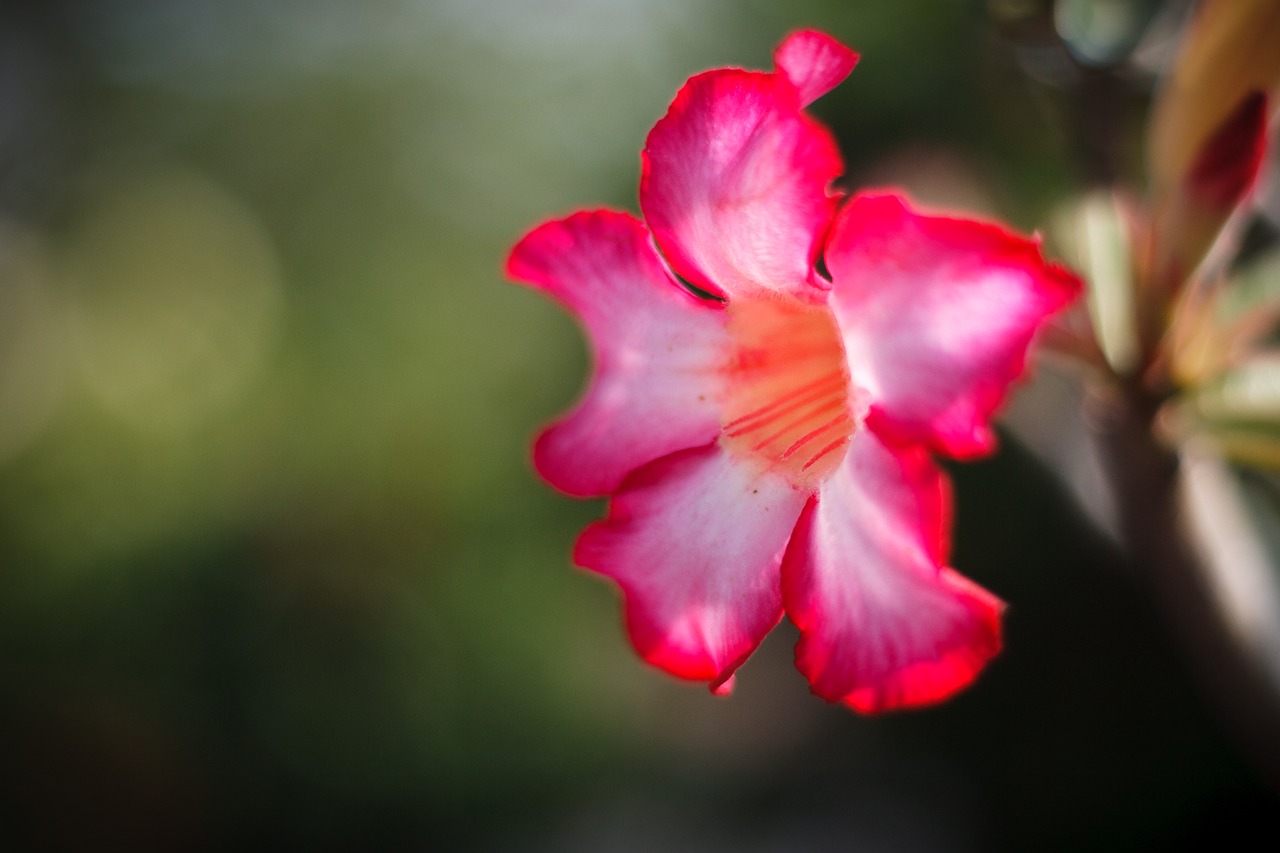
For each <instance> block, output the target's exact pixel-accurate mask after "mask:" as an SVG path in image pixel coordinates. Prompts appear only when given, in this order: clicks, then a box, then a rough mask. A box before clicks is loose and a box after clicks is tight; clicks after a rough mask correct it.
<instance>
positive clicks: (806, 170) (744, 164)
mask: <svg viewBox="0 0 1280 853" xmlns="http://www.w3.org/2000/svg"><path fill="white" fill-rule="evenodd" d="M800 107H801V104H800V96H799V93H798V92H797V90H796V87H795V86H793V85H792V84H791V83H790V82H789V81H788V80H787V79H785V78H783V77H781V76H780V75H776V74H766V73H761V72H751V71H739V70H735V69H723V70H717V71H708V72H706V73H705V74H699V75H698V76H696V77H693V78H692V79H690V80H689V82H687V83H686V84H685V85H684V88H682V89H681V90H680V92H679V93H678V94H677V95H676V98H675V101H674V102H672V104H671V109H670V110H668V111H667V114H666V115H665V116H664V117H663V118H662V119H660V120H659V121H658V123H657V124H656V125H654V128H653V130H652V131H650V133H649V138H648V140H647V142H646V143H645V148H644V151H643V152H642V154H641V177H640V208H641V210H643V211H644V216H645V220H646V221H647V222H648V224H649V227H650V228H651V229H652V230H653V235H654V239H655V240H656V242H657V244H658V248H659V249H660V250H661V251H662V253H663V254H664V255H665V256H666V258H667V260H668V261H669V262H670V264H671V266H672V268H673V269H674V270H675V271H676V273H678V274H679V275H681V276H683V277H684V278H685V279H687V280H688V281H690V282H692V283H693V284H694V285H696V286H698V287H699V288H702V289H703V290H706V291H707V292H709V293H712V294H714V295H716V296H720V297H729V296H735V295H742V294H750V293H759V292H761V291H775V292H783V293H790V294H793V295H799V296H802V297H803V298H806V299H815V298H819V296H820V294H822V292H823V291H824V290H825V288H826V282H825V281H823V280H822V279H821V278H820V277H819V276H817V275H816V274H815V273H814V272H813V261H814V259H815V258H816V257H817V254H818V252H819V251H820V249H821V241H822V240H823V238H824V237H825V235H826V233H827V229H828V227H829V226H830V224H831V218H832V216H833V215H834V213H835V208H836V204H837V201H838V199H837V198H836V197H835V196H834V195H833V193H832V192H830V191H829V187H830V184H831V181H832V180H833V179H834V178H836V177H837V176H838V175H840V174H841V172H842V171H843V169H844V166H843V164H842V162H841V160H840V153H839V151H838V150H837V148H836V144H835V141H834V140H833V139H832V137H831V134H830V133H829V132H828V131H827V130H826V129H825V128H824V127H822V126H821V125H819V124H818V123H817V122H815V121H814V120H813V119H811V118H810V117H809V116H807V115H805V114H804V112H802V111H801V108H800Z"/></svg>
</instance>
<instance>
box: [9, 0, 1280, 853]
mask: <svg viewBox="0 0 1280 853" xmlns="http://www.w3.org/2000/svg"><path fill="white" fill-rule="evenodd" d="M1075 5H1077V6H1080V5H1081V4H1078V3H1077V4H1075ZM1084 5H1086V6H1087V5H1089V4H1084ZM1095 5H1097V4H1095ZM1101 5H1102V6H1111V7H1115V8H1120V7H1124V8H1126V9H1129V11H1130V12H1131V13H1132V14H1133V15H1136V16H1137V17H1138V18H1142V16H1149V14H1150V12H1151V11H1152V10H1153V9H1154V5H1155V4H1152V3H1140V2H1131V3H1115V2H1113V3H1103V4H1101ZM1043 6H1044V4H1042V3H1037V2H1036V0H1021V2H1013V0H1007V2H992V3H976V2H948V0H910V2H900V3H894V4H888V3H881V2H870V0H868V1H867V2H836V0H831V2H819V1H818V0H799V1H798V2H791V3H788V4H785V9H784V8H783V4H775V3H766V2H728V0H653V1H652V2H645V1H644V0H537V2H517V0H506V2H501V0H490V1H489V2H467V0H435V2H412V0H373V2H366V3H357V2H339V0H307V2H304V0H278V2H253V0H222V2H215V1H214V0H97V2H90V1H89V0H83V2H77V0H56V2H51V3H44V4H36V3H30V4H25V5H24V4H21V3H13V4H4V5H3V6H2V7H0V780H2V781H0V784H2V785H3V805H2V806H0V809H2V811H0V846H4V847H5V848H6V849H26V848H28V847H30V848H38V849H57V848H80V849H84V848H89V849H104V848H113V847H120V848H124V849H193V848H195V849H201V848H203V849H228V848H234V847H243V846H246V845H248V844H250V843H259V844H261V843H272V844H277V845H281V846H287V847H305V848H322V849H323V848H334V849H349V848H363V849H405V848H408V849H425V848H431V847H436V848H439V849H485V850H580V851H596V850H618V851H628V850H637V851H643V850H748V851H766V850H768V851H773V850H779V851H781V850H838V849H859V850H912V851H932V850H1001V849H1002V850H1026V849H1083V848H1085V847H1087V848H1088V849H1126V850H1128V849H1136V850H1144V849H1166V848H1170V847H1175V848H1176V847H1179V846H1181V848H1182V849H1199V847H1200V846H1202V845H1205V846H1207V845H1208V843H1209V842H1210V841H1211V840H1213V839H1215V838H1218V837H1219V834H1220V833H1221V832H1223V831H1225V830H1235V829H1238V828H1240V827H1248V826H1252V825H1257V826H1259V827H1265V828H1269V830H1268V831H1270V832H1271V833H1272V834H1273V837H1274V821H1273V818H1274V815H1275V813H1276V806H1277V803H1276V801H1275V798H1274V795H1273V794H1272V793H1271V792H1270V791H1269V790H1268V789H1267V788H1266V787H1265V786H1264V785H1263V784H1262V783H1261V782H1260V780H1259V777H1258V776H1257V775H1256V774H1255V772H1254V770H1253V769H1252V768H1251V765H1250V761H1249V758H1248V756H1246V755H1241V754H1240V753H1239V752H1237V751H1236V750H1235V749H1234V747H1233V744H1232V741H1231V740H1230V738H1229V737H1228V734H1227V732H1226V730H1225V729H1224V728H1223V727H1222V725H1220V723H1219V721H1218V719H1217V718H1216V717H1215V715H1214V713H1213V711H1212V710H1211V708H1212V703H1211V702H1210V701H1209V700H1208V698H1207V697H1206V695H1205V694H1204V691H1203V690H1202V689H1201V687H1200V685H1198V684H1197V683H1195V682H1194V681H1193V680H1192V678H1191V676H1190V675H1189V674H1188V670H1187V667H1186V664H1185V661H1184V658H1183V656H1182V655H1181V653H1180V652H1179V648H1178V645H1177V643H1176V641H1175V638H1174V637H1172V636H1171V634H1170V633H1169V631H1168V630H1167V629H1166V627H1165V625H1164V623H1163V622H1162V621H1161V619H1160V618H1159V614H1158V613H1157V612H1156V611H1155V610H1154V605H1153V604H1152V603H1151V596H1150V594H1149V591H1148V590H1147V589H1145V588H1144V587H1143V586H1142V585H1141V584H1140V583H1139V582H1138V581H1137V580H1136V579H1135V577H1133V575H1132V573H1131V572H1130V571H1129V569H1128V568H1127V567H1126V566H1125V565H1124V564H1123V562H1121V560H1120V558H1119V556H1118V554H1117V552H1116V550H1115V548H1114V546H1113V545H1112V544H1111V543H1110V542H1109V541H1108V540H1107V539H1106V538H1104V537H1103V536H1102V535H1101V534H1098V533H1095V532H1093V531H1092V529H1091V528H1090V527H1089V526H1088V524H1087V523H1086V522H1085V520H1084V518H1083V516H1082V515H1081V514H1080V513H1079V512H1078V511H1077V510H1076V509H1075V508H1074V507H1073V505H1072V503H1071V501H1070V500H1069V498H1068V496H1067V495H1066V493H1065V492H1064V491H1063V490H1062V489H1061V488H1060V486H1059V485H1058V484H1057V483H1056V481H1055V480H1054V479H1053V478H1052V477H1051V476H1050V475H1049V474H1048V473H1047V472H1046V471H1045V470H1044V469H1043V468H1041V467H1040V466H1039V465H1038V464H1037V463H1036V462H1035V461H1034V460H1032V458H1031V457H1030V456H1029V455H1028V454H1027V453H1026V452H1025V451H1023V450H1022V449H1020V446H1019V445H1018V444H1017V443H1016V442H1015V441H1013V440H1011V439H1008V440H1006V441H1005V443H1004V448H1003V450H1002V451H1001V453H1000V454H999V455H998V456H996V457H995V458H993V459H991V460H988V461H984V462H980V463H977V464H970V465H964V466H954V467H953V468H952V470H953V473H954V475H955V478H956V489H957V506H958V519H957V531H956V546H955V553H954V563H955V564H956V565H957V566H958V567H959V568H960V569H961V570H962V571H964V572H965V573H966V574H968V575H970V576H971V577H973V578H975V579H976V580H978V581H979V582H981V583H983V584H984V585H986V586H988V587H989V588H991V589H993V590H994V591H995V592H996V593H998V594H999V595H1000V596H1002V597H1003V598H1005V599H1006V600H1007V601H1009V602H1010V609H1009V613H1008V619H1007V651H1006V652H1005V653H1004V654H1003V655H1002V657H1001V658H999V659H998V660H997V661H996V663H995V664H994V665H992V666H991V668H990V669H989V671H988V672H987V673H986V674H985V675H984V676H983V677H982V679H981V680H980V681H979V683H978V684H977V686H976V687H974V688H973V689H972V690H971V691H969V692H967V693H966V694H964V695H962V696H961V697H959V698H958V699H956V700H955V701H954V702H952V703H950V704H947V705H944V706H942V707H939V708H936V709H931V710H928V711H923V712H918V713H910V714H902V715H895V716H890V717H885V718H875V719H866V718H859V717H856V716H854V715H852V714H850V713H848V712H846V711H844V710H841V709H840V708H835V707H829V706H827V705H826V704H825V703H823V702H822V701H821V700H819V699H817V698H814V697H812V696H810V695H809V693H808V690H807V687H806V685H805V683H804V680H803V679H802V678H801V677H800V676H799V674H797V673H796V672H795V671H794V669H793V668H792V666H791V660H790V658H791V646H792V643H793V642H794V633H793V632H791V631H790V630H789V629H788V628H786V627H783V628H782V629H780V630H779V631H778V632H776V633H775V634H774V635H773V636H772V637H770V639H769V640H768V641H767V642H766V643H765V645H764V647H763V648H762V649H761V651H760V652H759V653H758V654H757V655H756V657H755V658H753V659H752V661H751V662H750V663H749V664H748V665H747V666H746V667H745V668H744V669H743V670H742V673H741V675H740V677H739V679H738V681H739V688H738V692H737V693H736V694H735V695H734V696H733V697H731V698H729V699H715V698H712V697H711V696H709V695H708V694H707V692H706V691H705V689H703V688H701V687H699V686H696V685H685V684H681V683H677V682H675V681H673V680H670V679H668V678H667V677H666V676H664V675H662V674H660V673H658V672H656V671H654V670H650V669H648V668H647V667H645V666H644V665H643V664H642V663H640V662H639V660H638V659H637V658H636V657H635V656H634V655H633V654H632V653H631V651H630V650H629V648H628V646H627V643H626V640H625V637H624V635H623V631H622V625H621V618H620V611H619V607H618V604H617V600H616V596H615V593H614V591H613V589H612V588H611V587H610V586H609V585H608V584H606V583H604V582H601V581H599V580H598V579H595V578H592V577H589V576H587V575H586V574H585V573H582V572H579V571H577V570H575V569H573V568H572V567H571V565H570V561H569V550H570V547H571V543H572V541H573V539H574V537H575V536H576V534H577V532H578V530H579V529H580V528H581V527H582V526H583V525H584V524H585V523H586V522H587V521H588V520H590V519H591V518H593V517H596V516H597V515H598V514H599V513H600V512H601V510H602V505H601V504H600V503H598V502H587V503H580V502H575V501H572V500H569V499H567V498H564V497H562V496H559V495H557V494H556V493H555V492H554V491H553V490H551V489H550V488H549V487H547V486H545V485H544V484H542V483H540V482H539V481H538V480H537V478H536V476H535V475H534V474H533V472H532V470H531V467H530V464H529V461H528V449H527V448H528V443H529V440H530V437H531V436H532V434H533V433H534V431H535V430H536V429H537V427H538V426H539V425H540V424H541V423H543V422H545V421H546V420H547V419H549V418H550V417H552V416H553V415H555V414H556V413H558V412H559V411H561V410H563V409H564V408H565V407H566V406H567V405H568V404H569V403H570V402H571V401H572V399H573V397H574V395H575V394H576V393H577V391H578V390H579V389H580V387H581V385H582V382H583V377H584V374H585V371H586V369H587V362H586V352H585V349H584V345H583V341H582V339H581V336H580V334H579V333H578V331H577V329H576V327H575V326H574V324H573V323H572V321H571V320H569V319H568V318H567V317H566V316H564V315H563V314H562V313H561V312H560V311H559V310H557V309H556V308H555V307H554V306H552V305H551V304H549V303H548V302H546V301H544V300H543V299H541V298H539V297H538V296H537V295H536V294H533V293H532V292H529V291H527V290H524V289H522V288H517V287H512V286H510V285H509V284H507V283H505V282H504V281H503V280H502V275H501V267H502V263H503V260H504V258H505V253H506V251H507V249H508V247H509V246H510V245H511V244H512V243H513V242H514V240H515V239H517V238H518V237H519V236H520V235H521V234H522V233H523V232H524V230H526V229H527V228H529V227H530V226H532V225H534V224H536V223H537V222H539V221H541V220H543V219H546V218H548V217H550V216H553V215H561V214H564V213H567V212H569V211H572V210H574V209H578V208H582V207H592V206H601V205H607V206H612V207H621V208H628V209H633V210H634V209H635V196H636V184H637V180H638V171H639V157H638V155H639V149H640V147H641V145H642V143H643V140H644V136H645V134H646V133H647V131H648V128H649V127H650V126H651V125H652V123H653V122H654V121H655V120H656V119H657V118H658V117H659V116H660V115H661V114H662V113H663V112H664V111H665V109H666V106H667V104H668V103H669V101H670V98H671V97H672V95H673V94H674V92H675V90H676V89H677V88H678V86H679V85H680V84H681V83H682V81H683V80H684V78H685V77H687V76H688V75H689V74H691V73H693V72H696V71H698V70H702V69H705V68H708V67H715V66H723V65H744V66H747V67H757V68H765V67H768V66H769V64H770V53H771V50H772V48H773V46H774V45H775V44H776V43H777V41H778V40H779V39H780V38H781V37H782V35H783V34H784V33H785V32H787V31H788V30H789V29H793V28H796V27H799V26H817V27H820V28H823V29H825V30H827V31H829V32H831V33H832V34H833V35H835V36H836V37H837V38H840V39H841V40H843V41H845V42H846V43H848V44H850V45H852V46H853V47H855V48H856V49H858V50H859V51H861V52H862V54H863V62H862V65H861V66H860V67H859V68H858V70H857V71H855V73H854V75H853V76H852V77H851V78H850V80H849V81H847V82H846V83H845V84H844V85H843V86H842V87H841V88H840V89H838V90H837V91H836V92H834V93H833V94H831V95H830V96H828V97H826V98H825V99H823V100H822V101H820V102H819V103H818V104H817V105H816V106H815V112H816V113H817V114H818V115H819V116H820V117H821V118H822V119H823V120H825V121H827V122H828V123H829V124H830V125H831V126H832V127H833V128H834V129H835V131H836V133H837V135H838V137H839V140H840V142H841V145H842V148H843V150H844V152H845V156H846V161H847V163H848V170H849V175H850V185H851V186H860V185H865V184H868V183H876V184H880V183H885V182H896V183H904V184H906V185H909V186H910V187H911V189H912V190H913V192H914V193H915V194H916V195H917V196H918V197H920V198H922V199H923V200H925V201H930V202H934V203H937V204H956V205H960V204H962V205H965V206H966V207H970V208H975V209H978V210H981V211H985V212H987V213H991V214H998V215H1000V216H1002V217H1003V218H1006V219H1008V220H1010V221H1012V222H1013V223H1015V224H1016V225H1017V226H1018V227H1020V228H1022V229H1023V230H1028V231H1029V230H1032V229H1034V228H1036V227H1037V226H1040V225H1042V224H1043V223H1044V222H1045V221H1046V219H1047V217H1048V215H1049V210H1050V209H1051V207H1052V206H1053V205H1054V204H1055V203H1057V202H1058V201H1060V200H1062V199H1063V198H1065V197H1066V195H1067V194H1068V193H1070V192H1071V191H1072V190H1073V189H1074V188H1078V187H1080V186H1081V185H1082V182H1083V181H1084V180H1085V179H1086V178H1088V177H1089V176H1090V169H1089V159H1088V150H1089V146H1090V142H1089V140H1088V138H1087V134H1086V138H1083V139H1082V138H1081V135H1080V134H1078V133H1076V132H1074V131H1073V129H1072V128H1073V125H1072V121H1073V113H1072V109H1071V107H1070V103H1071V100H1070V94H1071V91H1072V87H1073V86H1075V85H1076V84H1077V83H1078V81H1075V80H1074V78H1072V77H1071V76H1070V74H1069V73H1068V71H1069V70H1070V69H1067V70H1065V71H1064V68H1065V66H1063V65H1062V63H1061V61H1060V57H1056V54H1054V53H1053V51H1052V50H1049V49H1048V48H1046V47H1045V46H1044V45H1045V44H1046V42H1043V38H1044V34H1043V33H1041V32H1039V31H1038V30H1037V29H1036V28H1035V27H1034V26H1030V25H1028V26H1025V27H1021V28H1020V25H1019V21H1022V20H1024V19H1026V20H1030V19H1031V18H1033V17H1034V16H1035V15H1036V14H1037V13H1038V10H1042V7H1043ZM1010 22H1012V25H1011V23H1010ZM1038 39H1039V40H1041V41H1037V40H1038ZM1037 51H1038V52H1037ZM1055 57H1056V58H1055ZM1064 74H1066V75H1067V76H1065V77H1064V76H1063V75H1064ZM1112 79H1113V83H1114V85H1115V86H1118V87H1119V89H1112V90H1109V91H1112V92H1113V94H1114V95H1115V98H1114V101H1115V103H1116V104H1118V105H1119V108H1117V112H1116V115H1117V116H1118V119H1117V121H1118V122H1119V127H1120V128H1121V130H1123V129H1124V128H1127V127H1130V126H1132V127H1133V128H1139V127H1140V122H1141V109H1142V105H1143V103H1144V98H1145V97H1146V92H1147V86H1148V85H1149V81H1144V80H1143V79H1141V78H1133V79H1129V78H1123V77H1119V76H1117V77H1114V78H1112ZM1117 81H1118V82H1117ZM1126 81H1127V82H1126ZM1121 135H1122V136H1123V134H1121ZM1082 150H1083V151H1084V155H1083V156H1082V155H1081V151H1082Z"/></svg>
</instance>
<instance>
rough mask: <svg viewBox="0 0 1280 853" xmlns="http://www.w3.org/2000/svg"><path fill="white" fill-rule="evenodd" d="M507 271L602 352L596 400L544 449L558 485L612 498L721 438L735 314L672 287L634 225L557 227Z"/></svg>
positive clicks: (604, 220) (549, 475)
mask: <svg viewBox="0 0 1280 853" xmlns="http://www.w3.org/2000/svg"><path fill="white" fill-rule="evenodd" d="M507 270H508V273H509V275H510V276H511V277H512V278H515V279H519V280H522V281H525V282H528V283H529V284H532V285H533V286H534V287H535V288H537V289H539V290H542V291H545V292H546V293H548V294H549V295H550V296H552V297H554V298H555V299H557V300H558V301H560V302H561V303H562V304H564V306H565V307H566V308H567V309H568V310H569V311H570V312H572V313H573V314H574V315H576V316H577V317H578V319H579V320H581V322H582V324H583V325H584V326H585V327H586V332H587V336H588V337H589V338H590V341H591V345H592V349H593V351H594V353H595V359H596V367H595V373H594V375H593V376H592V379H591V383H590V385H589V386H588V389H587V392H586V394H585V395H584V396H583V397H582V399H581V401H580V402H579V403H578V405H577V406H576V407H575V408H574V409H573V411H571V412H570V413H569V414H568V415H567V416H565V417H564V418H563V419H561V420H560V421H558V422H556V423H554V424H552V425H551V426H550V427H548V428H547V429H546V430H544V431H543V433H542V434H541V435H540V436H538V439H537V441H536V442H535V444H534V464H535V466H536V467H537V469H538V471H539V473H541V474H542V476H543V477H545V478H546V479H547V480H548V481H549V482H550V483H551V484H552V485H554V486H556V487H557V488H559V489H562V490H564V491H565V492H568V493H569V494H572V495H579V496H592V495H604V494H608V493H609V492H611V491H613V490H614V489H615V488H617V486H618V484H619V483H621V482H622V479H623V477H625V476H626V475H627V474H628V473H630V472H631V471H632V470H634V469H636V468H638V467H640V466H641V465H644V464H646V463H648V462H651V461H653V460H654V459H657V458H659V457H662V456H665V455H667V454H668V453H671V452H673V451H676V450H683V449H685V448H688V447H696V446H700V445H703V444H706V443H707V442H709V441H712V440H713V439H714V438H715V437H716V436H717V435H718V434H719V432H720V421H719V416H720V399H719V397H720V393H721V392H720V386H721V384H722V383H721V381H720V380H719V379H718V378H717V372H716V371H717V365H718V360H719V359H721V358H722V357H723V353H724V352H726V351H727V348H728V338H727V335H726V333H725V330H724V325H725V323H724V311H723V309H722V308H721V306H720V305H719V304H718V303H715V302H712V301H709V300H705V299H698V298H697V297H695V296H693V295H692V294H690V293H689V292H688V291H687V290H685V289H684V288H683V287H681V286H680V285H679V284H677V283H676V282H675V281H674V280H673V279H672V278H671V276H670V274H668V273H667V271H666V269H665V268H664V267H663V265H662V261H661V259H660V258H659V257H658V255H657V253H656V252H655V251H654V250H653V246H652V244H651V243H650V241H649V236H648V233H647V232H646V231H645V229H644V226H643V225H642V224H641V223H640V222H639V221H638V220H637V219H636V218H635V217H633V216H630V215H628V214H624V213H614V212H611V211H596V212H586V213H577V214H574V215H573V216H570V217H568V218H567V219H561V220H555V221H552V222H547V223H545V224H543V225H541V226H539V227H538V228H535V229H534V230H533V231H531V232H530V233H529V234H528V235H527V236H526V237H525V238H524V239H523V240H521V241H520V243H519V244H517V245H516V247H515V249H514V250H512V253H511V258H510V260H509V262H508V265H507Z"/></svg>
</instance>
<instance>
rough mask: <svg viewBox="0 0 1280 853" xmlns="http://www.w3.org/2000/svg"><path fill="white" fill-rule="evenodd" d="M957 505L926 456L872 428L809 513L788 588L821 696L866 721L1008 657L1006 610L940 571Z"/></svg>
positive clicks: (808, 669) (956, 685)
mask: <svg viewBox="0 0 1280 853" xmlns="http://www.w3.org/2000/svg"><path fill="white" fill-rule="evenodd" d="M949 506H950V500H949V490H948V487H947V483H946V480H945V479H944V478H943V475H942V474H941V472H939V471H938V469H937V467H936V466H935V465H934V464H933V462H932V461H931V460H930V458H929V455H928V453H927V451H925V450H924V449H923V448H921V447H913V448H908V449H902V450H894V449H891V448H889V447H888V446H886V445H884V444H882V443H881V442H880V440H879V439H878V438H876V436H875V435H874V434H873V433H871V432H870V431H868V430H861V431H859V432H858V433H857V434H856V435H855V436H854V439H853V441H852V442H851V443H850V446H849V451H848V453H847V455H846V456H845V460H844V463H843V464H842V466H841V467H840V469H839V470H838V471H836V473H835V474H833V475H832V477H831V479H829V480H827V481H826V482H825V483H824V484H823V485H822V488H821V489H820V491H819V492H818V494H817V495H816V496H815V497H814V499H813V500H811V501H810V502H809V504H808V505H806V506H805V509H804V512H803V513H802V514H801V516H800V521H799V523H798V524H797V525H796V530H795V533H794V535H793V536H792V538H791V544H790V546H789V547H788V549H787V554H786V558H785V560H784V561H783V567H782V584H783V596H784V600H785V602H786V609H787V615H788V616H789V617H790V618H791V621H793V622H794V623H795V624H796V625H797V626H798V627H799V628H800V642H799V644H798V645H797V646H796V666H797V667H799V669H800V671H801V672H803V673H804V675H805V677H806V678H808V679H809V682H810V684H811V685H812V686H813V691H814V692H815V693H817V694H818V695H819V696H822V697H823V698H825V699H828V700H829V701H832V702H844V703H846V704H848V705H850V706H851V707H853V708H854V709H855V710H858V711H862V712H864V713H874V712H877V711H885V710H890V709H894V708H906V707H912V706H918V705H925V704H928V703H931V702H937V701H939V700H941V699H944V698H946V697H947V696H950V695H951V694H952V693H955V692H956V691H957V690H959V689H961V688H963V687H965V686H966V685H968V684H969V682H970V681H972V680H973V678H974V676H976V675H977V673H978V671H979V670H980V669H981V668H982V666H983V665H984V664H985V663H986V662H987V661H988V660H990V659H991V657H992V656H993V655H995V654H996V652H997V651H999V649H1000V612H1001V609H1002V607H1003V605H1002V604H1001V603H1000V602H999V600H997V599H996V598H995V597H994V596H992V595H991V594H990V593H988V592H986V591H985V590H983V589H981V588H980V587H978V586H976V585H975V584H973V583H971V582H970V581H968V580H966V579H965V578H963V577H961V576H960V575H958V574H956V573H955V572H953V571H952V570H950V569H947V568H942V567H941V563H942V561H943V559H945V556H944V551H945V542H946V537H947V526H948V523H949V522H948V517H949V514H950V510H949Z"/></svg>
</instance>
